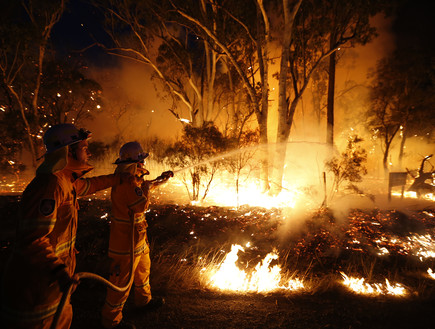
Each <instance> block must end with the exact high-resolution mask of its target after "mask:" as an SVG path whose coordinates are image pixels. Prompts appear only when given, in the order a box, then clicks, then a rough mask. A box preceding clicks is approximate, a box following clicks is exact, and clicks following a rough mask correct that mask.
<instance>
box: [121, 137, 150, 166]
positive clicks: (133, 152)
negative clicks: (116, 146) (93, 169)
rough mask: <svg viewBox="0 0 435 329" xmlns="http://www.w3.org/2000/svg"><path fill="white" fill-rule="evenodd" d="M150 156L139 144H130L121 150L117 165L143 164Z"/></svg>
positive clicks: (126, 144)
mask: <svg viewBox="0 0 435 329" xmlns="http://www.w3.org/2000/svg"><path fill="white" fill-rule="evenodd" d="M148 155H149V154H148V153H144V151H143V150H142V146H140V144H139V143H138V142H128V143H125V144H124V145H122V147H121V149H120V150H119V158H118V159H116V161H115V164H121V163H137V162H142V161H143V160H145V159H146V158H147V157H148Z"/></svg>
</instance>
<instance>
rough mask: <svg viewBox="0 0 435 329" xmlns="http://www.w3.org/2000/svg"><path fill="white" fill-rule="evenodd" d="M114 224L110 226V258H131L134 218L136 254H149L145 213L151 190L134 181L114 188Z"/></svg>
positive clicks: (112, 195) (125, 182)
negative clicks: (132, 222)
mask: <svg viewBox="0 0 435 329" xmlns="http://www.w3.org/2000/svg"><path fill="white" fill-rule="evenodd" d="M111 198H112V222H111V224H110V240H109V257H112V258H116V257H119V256H121V257H122V256H129V255H130V248H131V219H132V216H133V217H134V226H135V228H134V247H133V248H134V253H135V255H138V254H140V253H149V251H150V250H149V246H148V239H147V232H146V228H147V227H148V224H147V221H146V219H145V211H146V210H147V209H148V206H149V189H142V188H141V187H140V186H138V184H137V183H136V182H134V181H124V182H122V183H121V184H119V185H116V186H114V187H112V193H111Z"/></svg>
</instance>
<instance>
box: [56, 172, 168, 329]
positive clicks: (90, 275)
mask: <svg viewBox="0 0 435 329" xmlns="http://www.w3.org/2000/svg"><path fill="white" fill-rule="evenodd" d="M166 173H167V174H166V175H163V174H162V175H160V176H159V177H157V178H155V179H154V180H152V181H149V182H151V183H161V182H163V181H165V176H167V175H169V177H173V176H174V174H173V172H171V171H170V172H166ZM142 176H143V175H142ZM140 178H142V177H140ZM130 222H131V243H130V274H129V279H128V283H127V284H126V285H125V286H123V287H118V286H117V285H114V284H113V283H112V282H110V281H109V280H107V279H105V278H103V277H102V276H100V275H98V274H95V273H90V272H79V273H76V274H74V278H75V279H77V280H78V281H79V280H81V279H91V280H96V281H99V282H101V283H103V284H105V285H106V286H107V287H109V288H110V289H112V290H115V291H118V292H124V291H126V290H127V289H128V288H129V287H130V286H131V284H132V283H133V279H134V276H133V266H134V213H132V212H131V213H130ZM77 284H79V283H76V282H71V283H70V284H69V286H68V288H67V289H66V291H65V292H64V293H63V294H62V298H61V299H60V302H59V305H58V307H57V310H56V313H55V315H54V317H53V322H52V323H51V326H50V329H56V327H57V325H58V322H59V318H60V315H61V314H62V311H63V308H64V307H65V304H66V302H67V300H68V298H69V297H70V296H71V294H72V289H73V287H74V285H77Z"/></svg>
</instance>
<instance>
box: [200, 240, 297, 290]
mask: <svg viewBox="0 0 435 329" xmlns="http://www.w3.org/2000/svg"><path fill="white" fill-rule="evenodd" d="M239 251H243V252H244V249H243V247H242V246H240V245H232V247H231V251H230V252H229V253H228V254H227V255H226V256H225V259H224V260H223V262H222V263H221V264H220V265H218V266H217V269H207V268H204V269H203V275H205V276H207V277H208V284H209V285H210V286H211V287H213V288H217V289H220V290H230V291H237V292H262V293H264V292H271V291H275V290H290V291H294V290H300V289H303V288H304V284H303V282H302V281H301V280H299V279H292V280H288V281H287V283H286V284H284V285H283V284H281V282H282V281H283V279H282V277H281V267H280V266H279V265H274V266H273V267H272V268H271V267H270V263H271V262H272V261H273V260H276V259H278V255H277V254H276V253H275V252H272V253H269V254H267V255H266V257H265V258H264V259H263V260H262V261H261V262H259V263H258V264H257V265H256V266H255V269H254V270H253V271H252V273H250V274H248V273H247V272H245V271H244V270H241V269H239V268H238V267H237V265H236V262H237V260H238V256H237V254H238V252H239Z"/></svg>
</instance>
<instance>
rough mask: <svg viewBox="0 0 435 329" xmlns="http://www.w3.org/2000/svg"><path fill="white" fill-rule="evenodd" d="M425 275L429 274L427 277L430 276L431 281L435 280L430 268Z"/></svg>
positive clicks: (434, 274)
mask: <svg viewBox="0 0 435 329" xmlns="http://www.w3.org/2000/svg"><path fill="white" fill-rule="evenodd" d="M427 274H429V276H430V277H431V278H432V279H434V280H435V273H434V272H433V271H432V269H431V268H428V269H427Z"/></svg>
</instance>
